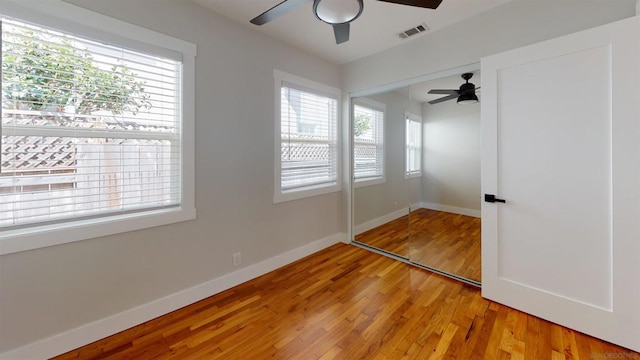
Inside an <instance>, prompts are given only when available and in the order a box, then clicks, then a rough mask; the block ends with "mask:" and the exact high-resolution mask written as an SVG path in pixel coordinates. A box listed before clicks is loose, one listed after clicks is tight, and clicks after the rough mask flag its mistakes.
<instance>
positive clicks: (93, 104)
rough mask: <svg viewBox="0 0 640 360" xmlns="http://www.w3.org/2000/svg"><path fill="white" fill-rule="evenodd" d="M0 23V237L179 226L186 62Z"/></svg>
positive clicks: (20, 23) (5, 19)
mask: <svg viewBox="0 0 640 360" xmlns="http://www.w3.org/2000/svg"><path fill="white" fill-rule="evenodd" d="M0 11H1V10H0ZM0 15H4V16H2V18H1V20H2V137H1V141H2V155H1V167H0V229H1V230H2V231H3V232H5V234H6V232H7V231H8V232H10V234H11V231H13V232H14V233H16V232H17V233H20V234H24V233H25V232H26V233H28V231H29V230H37V231H40V232H41V231H43V229H45V230H47V231H48V230H53V229H55V230H61V229H68V228H69V227H72V226H74V225H77V224H79V223H82V225H83V226H86V225H87V224H92V223H95V224H98V223H104V221H105V220H109V219H112V220H115V219H118V220H123V219H135V218H136V217H140V216H146V217H148V216H149V215H150V213H149V212H153V213H154V214H162V213H163V212H164V213H172V214H173V215H174V216H175V217H176V218H178V219H179V218H181V216H178V215H177V214H176V213H177V212H180V211H181V210H182V208H183V206H184V202H185V194H184V193H183V179H184V178H185V174H184V172H183V169H184V164H183V160H184V155H185V154H184V149H183V141H184V133H183V131H184V128H185V126H184V123H183V120H184V119H185V116H184V113H183V109H184V105H183V102H182V99H183V62H182V59H181V58H178V56H174V57H164V56H159V55H156V54H154V53H153V52H148V51H135V50H130V46H127V47H126V48H125V47H121V46H118V45H117V43H110V42H105V41H95V40H90V39H89V38H88V37H85V36H83V34H82V33H81V32H71V31H64V30H58V29H53V28H51V27H48V26H46V25H42V24H36V23H33V22H29V21H25V20H21V19H17V18H12V17H10V16H9V15H6V14H0ZM128 45H130V44H128ZM190 206H193V204H192V203H191V204H190ZM187 217H193V216H187ZM144 222H145V223H147V224H151V225H153V222H149V221H148V219H147V220H145V221H144ZM160 223H166V222H165V221H160ZM112 225H113V224H112ZM139 225H140V226H134V228H140V227H146V226H148V225H143V224H139ZM114 227H115V226H114ZM128 228H131V226H128ZM45 232H46V231H45ZM113 232H118V231H113ZM103 234H104V232H103V231H99V232H98V233H97V234H96V235H103ZM87 236H91V235H87Z"/></svg>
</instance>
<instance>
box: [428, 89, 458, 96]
mask: <svg viewBox="0 0 640 360" xmlns="http://www.w3.org/2000/svg"><path fill="white" fill-rule="evenodd" d="M429 94H451V95H452V94H456V95H458V94H460V90H442V89H436V90H431V91H429Z"/></svg>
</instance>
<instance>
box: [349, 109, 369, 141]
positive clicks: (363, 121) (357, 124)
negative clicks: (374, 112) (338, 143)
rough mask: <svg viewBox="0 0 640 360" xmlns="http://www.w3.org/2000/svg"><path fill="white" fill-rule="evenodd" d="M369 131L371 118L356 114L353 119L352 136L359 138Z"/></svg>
mask: <svg viewBox="0 0 640 360" xmlns="http://www.w3.org/2000/svg"><path fill="white" fill-rule="evenodd" d="M369 129H371V117H370V116H369V115H367V114H363V113H358V114H356V115H355V116H354V118H353V136H355V137H359V136H361V135H362V134H364V133H365V132H367V130H369Z"/></svg>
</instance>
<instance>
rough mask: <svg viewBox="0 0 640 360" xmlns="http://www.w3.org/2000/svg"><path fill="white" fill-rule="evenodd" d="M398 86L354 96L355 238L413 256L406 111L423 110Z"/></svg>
mask: <svg viewBox="0 0 640 360" xmlns="http://www.w3.org/2000/svg"><path fill="white" fill-rule="evenodd" d="M408 100H409V99H408V98H407V97H406V96H404V95H403V94H402V93H400V92H398V91H392V92H388V93H384V94H378V95H374V96H370V97H367V98H357V99H353V116H352V118H353V166H354V167H353V178H354V182H353V199H354V200H353V229H354V240H355V241H357V242H359V243H362V244H365V245H368V246H371V247H375V248H377V249H380V250H383V251H386V252H389V253H392V254H395V255H397V256H400V257H403V258H407V259H408V258H409V243H408V239H409V217H408V214H409V208H410V207H409V206H410V204H411V199H410V194H409V192H408V186H407V181H408V180H409V179H408V178H406V177H405V147H404V145H403V144H404V143H405V112H406V111H407V109H411V108H412V105H413V110H414V111H415V112H417V113H419V112H420V109H421V108H420V106H419V105H418V104H417V103H416V104H411V103H410V102H409V101H408Z"/></svg>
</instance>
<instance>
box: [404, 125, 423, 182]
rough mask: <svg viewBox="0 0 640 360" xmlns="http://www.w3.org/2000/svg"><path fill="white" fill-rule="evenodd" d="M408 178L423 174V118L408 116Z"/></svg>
mask: <svg viewBox="0 0 640 360" xmlns="http://www.w3.org/2000/svg"><path fill="white" fill-rule="evenodd" d="M405 141H406V150H407V151H406V167H405V176H406V177H414V176H415V177H417V176H420V175H421V174H422V118H420V117H419V116H416V115H413V114H409V113H407V114H406V135H405Z"/></svg>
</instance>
